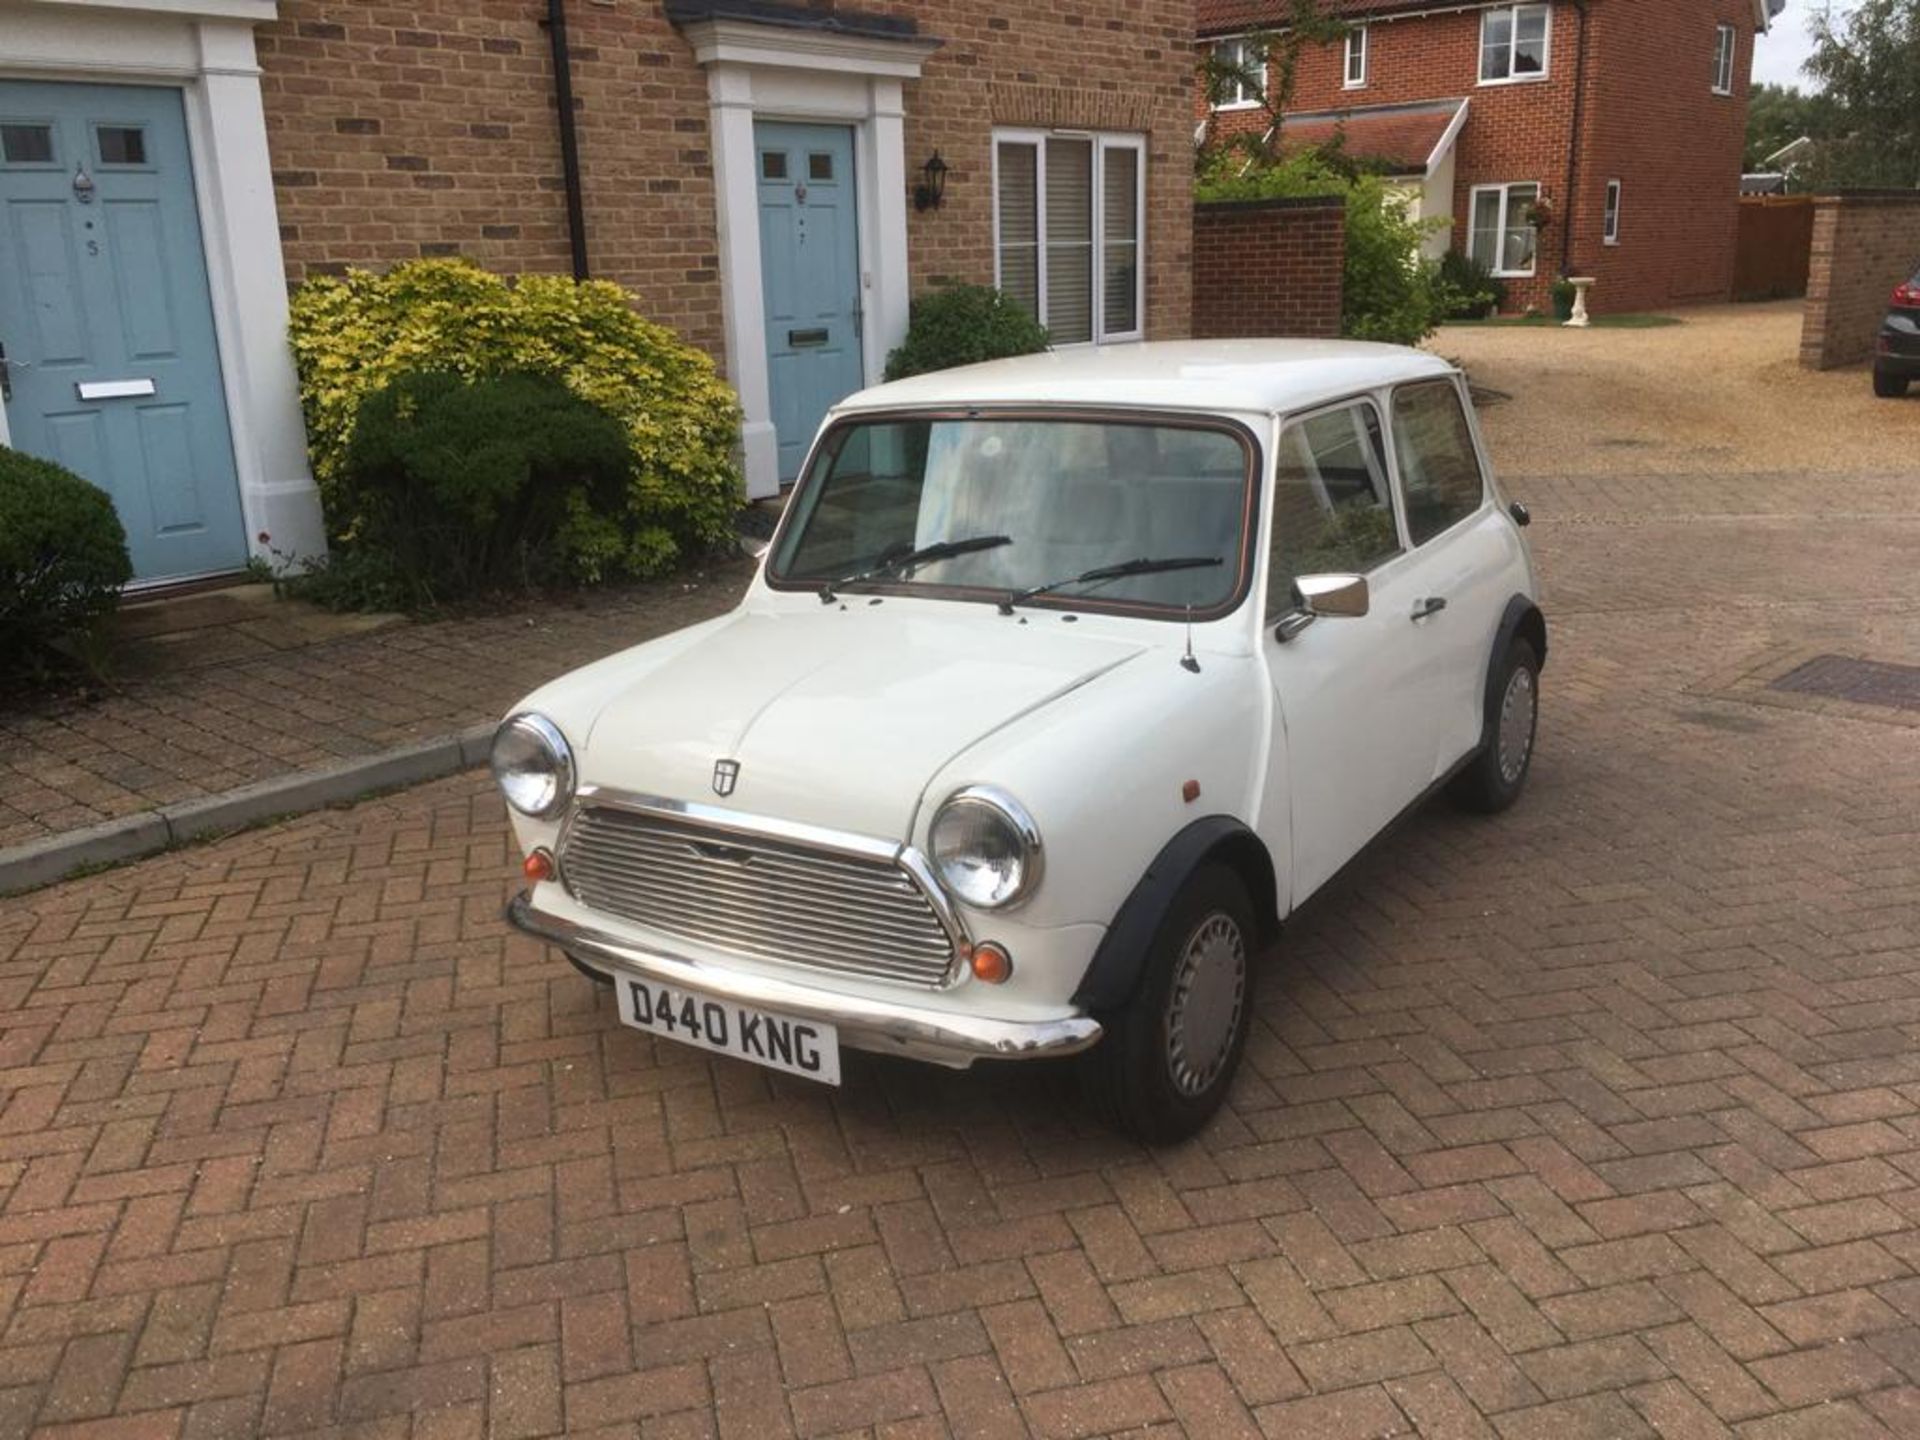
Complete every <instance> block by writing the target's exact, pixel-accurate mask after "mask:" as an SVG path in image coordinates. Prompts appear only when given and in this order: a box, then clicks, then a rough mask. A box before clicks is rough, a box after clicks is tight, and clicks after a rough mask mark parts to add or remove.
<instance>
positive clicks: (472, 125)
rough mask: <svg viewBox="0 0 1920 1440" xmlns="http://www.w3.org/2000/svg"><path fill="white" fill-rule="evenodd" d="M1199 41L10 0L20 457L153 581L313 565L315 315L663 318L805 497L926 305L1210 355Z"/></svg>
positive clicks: (801, 19) (10, 347)
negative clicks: (360, 308)
mask: <svg viewBox="0 0 1920 1440" xmlns="http://www.w3.org/2000/svg"><path fill="white" fill-rule="evenodd" d="M556 20H557V21H559V22H560V28H559V31H558V33H560V34H563V35H564V36H565V44H564V45H557V44H555V43H554V36H555V34H556V29H555V27H554V23H553V22H554V21H556ZM1192 38H1193V10H1192V3H1191V0H1077V3H1075V4H1073V5H1071V6H1060V7H1053V6H1034V5H1022V4H1016V3H1012V0H846V3H842V0H392V3H387V0H277V3H276V0H0V215H9V216H11V217H12V223H9V224H0V343H4V344H5V345H6V347H7V351H6V353H7V354H8V355H9V356H10V357H11V358H12V360H13V361H14V362H15V363H14V367H13V370H12V394H11V397H10V398H9V399H8V400H7V401H6V403H5V405H4V408H0V444H7V443H11V444H15V445H18V446H20V448H23V449H28V450H34V451H38V452H40V453H45V454H49V455H52V456H54V457H55V458H58V459H62V460H63V461H65V462H66V463H68V464H70V465H72V466H73V467H74V468H76V469H79V470H81V471H82V473H86V474H88V475H89V476H90V477H91V478H94V479H96V480H98V481H100V482H101V483H102V484H104V485H105V486H106V488H108V489H109V491H110V492H111V493H113V495H114V497H115V500H116V503H117V504H118V505H119V507H120V510H121V514H122V516H123V519H125V521H126V524H127V529H128V532H129V537H130V542H131V544H132V546H133V549H134V551H135V563H136V569H137V572H138V576H139V579H140V580H142V581H146V580H163V579H171V578H177V577H181V576H187V575H194V574H202V573H218V572H221V571H228V570H232V569H235V568H237V567H238V566H240V565H241V564H242V563H244V561H245V560H246V558H247V557H248V555H249V554H250V553H260V551H261V550H262V548H263V547H262V546H261V545H260V543H259V541H258V539H257V537H258V535H259V534H260V533H261V532H271V534H272V535H273V537H274V545H275V546H276V547H277V548H280V549H283V550H286V549H291V550H294V551H296V552H312V551H314V550H316V549H318V548H319V546H320V544H321V543H322V532H321V526H320V517H319V509H318V502H317V497H316V495H315V492H314V489H313V485H312V482H311V479H310V478H309V475H308V471H307V466H306V458H305V443H304V435H303V433H302V429H301V424H300V416H299V408H298V398H297V391H296V386H295V381H294V375H293V370H292V366H291V361H290V357H289V355H288V352H287V347H286V343H285V328H286V312H287V305H286V297H287V288H288V285H289V284H290V283H297V282H298V281H299V280H300V279H301V278H302V277H304V276H307V275H311V274H316V273H323V272H328V271H334V270H338V269H341V268H343V267H346V266H348V265H360V266H372V267H379V266H383V265H388V264H392V263H395V262H398V261H401V260H406V259H411V258H415V257H420V256H433V255H453V254H458V255H465V256H470V257H472V258H473V259H475V260H477V261H479V262H481V263H482V264H485V265H487V266H489V267H492V268H495V269H499V270H503V271H508V272H520V271H555V270H558V271H564V270H567V269H569V268H570V267H571V268H575V269H576V270H582V269H583V270H585V271H587V272H588V273H591V274H592V275H594V276H596V277H603V278H606V279H610V280H615V281H618V282H620V283H621V284H623V285H625V286H627V287H628V288H629V289H631V290H632V291H633V292H634V293H635V294H636V296H637V297H638V302H639V305H640V307H641V308H642V309H643V310H644V311H645V312H646V313H647V314H648V315H650V316H652V317H654V318H656V319H659V320H661V321H663V322H665V323H667V324H669V325H671V326H673V327H674V328H676V329H677V330H678V331H679V332H680V333H681V334H682V335H684V336H685V337H686V338H687V339H689V340H690V341H692V342H693V343H694V344H697V345H699V346H701V347H702V348H704V349H706V350H707V351H709V352H710V353H711V354H713V355H714V357H715V358H716V360H718V361H719V363H720V364H721V366H722V368H723V370H724V372H725V373H726V375H727V376H728V378H729V379H730V380H731V381H732V383H733V384H734V386H735V388H736V389H737V390H738V391H739V392H740V396H741V400H742V405H743V409H744V412H745V417H746V418H745V423H744V425H743V427H742V435H741V445H742V453H743V457H744V462H745V469H746V474H747V479H748V486H749V490H750V491H751V492H752V493H754V494H768V493H771V492H772V491H773V490H774V489H775V488H776V487H777V486H778V484H779V483H780V482H781V481H783V480H787V479H791V478H792V476H793V474H794V471H795V469H796V468H797V466H798V463H799V459H800V457H801V455H802V453H803V451H804V447H805V444H806V441H807V439H808V438H809V436H810V433H811V431H812V429H813V427H814V424H815V423H816V422H817V420H818V418H819V415H820V413H821V412H822V411H823V410H824V408H825V407H826V405H828V404H829V403H831V402H832V401H833V400H835V399H837V398H839V396H841V395H843V394H845V393H847V392H849V391H851V390H854V389H857V388H859V387H860V386H861V385H864V384H866V383H869V382H872V381H875V380H877V379H878V378H879V377H880V373H881V370H882V368H883V366H884V364H885V359H886V356H887V353H888V351H889V350H891V349H892V348H893V346H894V345H896V344H897V343H898V342H899V340H900V338H901V336H902V335H903V334H904V332H905V328H906V323H907V307H908V303H909V300H910V298H911V297H912V296H913V295H914V294H916V293H919V292H921V291H923V290H925V289H926V288H927V287H929V286H932V285H936V284H938V283H940V282H942V281H947V280H960V281H974V282H981V283H998V284H1000V285H1001V286H1002V287H1003V288H1005V289H1007V290H1009V291H1010V292H1012V293H1014V294H1015V295H1017V296H1019V297H1020V298H1022V299H1023V300H1024V301H1025V302H1026V303H1027V304H1029V305H1030V306H1032V307H1033V308H1034V309H1035V310H1036V311H1037V312H1039V313H1040V314H1041V317H1042V318H1043V319H1044V320H1045V321H1046V322H1047V323H1048V324H1049V325H1050V326H1051V328H1052V329H1053V332H1054V335H1055V337H1056V340H1057V342H1059V343H1063V344H1100V343H1109V342H1123V341H1128V340H1136V339H1140V338H1146V337H1155V338H1158V337H1170V336H1181V335H1184V334H1186V333H1187V331H1188V328H1189V322H1190V316H1191V277H1190V270H1191V247H1192V235H1191V218H1190V217H1191V213H1192V207H1191V188H1192V170H1191V144H1192V126H1193V120H1192V114H1191V85H1192V67H1193V61H1192ZM563 90H565V91H570V94H571V99H572V104H571V106H565V105H563V104H562V103H561V101H560V99H559V96H560V95H561V94H562V93H563ZM563 115H567V116H570V117H571V119H572V122H573V123H572V124H571V125H570V126H568V125H565V124H563V123H562V117H563ZM569 131H570V132H571V133H570V134H569V133H568V132H569ZM569 153H571V156H572V163H571V164H570V163H569ZM936 155H937V156H938V157H939V160H940V163H941V165H944V167H945V169H944V172H941V171H940V167H939V166H933V167H931V168H930V167H929V165H928V162H929V161H931V160H932V159H933V158H934V157H935V156H936ZM936 190H937V191H938V193H937V195H936V193H935V192H936Z"/></svg>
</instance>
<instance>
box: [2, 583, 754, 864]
mask: <svg viewBox="0 0 1920 1440" xmlns="http://www.w3.org/2000/svg"><path fill="white" fill-rule="evenodd" d="M749 573H750V569H749V567H748V566H747V565H746V564H745V563H744V562H739V563H734V564H729V565H725V566H722V567H720V568H719V569H717V570H715V571H713V572H711V573H706V574H700V575H696V576H690V577H687V578H684V579H676V580H672V581H668V582H665V583H661V584H655V585H638V586H631V587H623V588H619V589H611V590H602V591H596V592H594V593H592V594H591V595H590V596H589V597H587V598H586V600H585V602H584V603H583V604H581V605H572V604H559V605H543V606H538V607H533V608H530V609H527V610H522V611H517V612H514V613H511V614H503V615H492V616H481V617H477V618H472V619H464V620H443V621H436V622H432V623H428V624H418V625H400V626H395V627H392V628H389V629H384V630H379V631H376V632H374V633H372V634H362V635H351V636H347V637H345V638H342V639H338V640H331V641H327V642H325V643H322V644H317V645H304V646H299V647H297V648H291V649H286V650H281V651H268V652H266V653H262V654H250V655H236V656H233V657H232V658H222V659H221V661H220V663H218V664H209V665H201V666H192V667H189V666H186V665H181V666H178V667H175V668H171V669H168V670H166V671H164V672H163V673H160V674H155V675H147V676H140V677H137V678H128V679H126V680H124V681H123V682H122V683H121V684H120V685H119V687H118V688H117V690H116V691H115V692H114V693H112V694H110V695H108V696H107V697H106V698H105V699H102V700H99V701H97V702H93V703H87V704H73V703H64V702H62V703H39V704H9V705H0V849H4V848H6V847H7V846H10V845H21V844H25V843H27V842H29V841H34V840H39V839H42V838H44V837H46V836H49V835H55V834H61V833H65V832H68V831H74V830H81V829H84V828H86V827H87V826H89V825H95V824H98V823H99V822H101V821H103V820H113V819H117V818H119V817H120V816H123V815H130V814H133V813H135V812H136V811H142V810H154V809H158V808H160V807H161V806H165V805H170V804H173V803H174V802H176V801H182V800H194V799H198V798H201V797H204V796H208V795H217V794H220V793H221V792H223V791H227V790H232V789H236V788H238V787H240V786H243V785H247V784H250V783H252V782H254V781H259V780H269V779H273V778H276V777H279V776H282V775H288V774H291V773H293V772H295V771H299V770H306V769H311V768H314V767H318V766H324V765H328V764H332V763H335V762H338V761H340V760H344V759H350V758H353V757H358V756H368V755H376V754H379V753H381V752H383V751H386V750H389V749H391V748H393V747H395V746H399V745H405V744H408V743H410V742H414V741H419V740H426V739H437V738H438V737H440V736H443V735H448V734H452V733H454V732H457V731H460V730H464V729H466V728H468V727H470V726H473V725H477V724H481V723H484V722H487V721H491V720H495V719H497V718H499V715H500V713H501V711H502V710H504V709H505V708H506V707H507V706H508V705H511V704H512V703H513V702H514V701H515V700H516V699H518V698H519V697H520V696H522V695H524V694H526V692H527V691H529V690H531V689H533V688H534V686H536V685H538V684H540V683H541V682H542V681H545V680H548V679H551V678H552V677H553V676H555V675H559V674H562V673H563V672H565V671H567V670H570V669H572V668H573V667H575V666H577V665H580V664H582V663H584V662H585V661H588V660H592V659H596V658H598V657H599V656H601V655H606V654H608V653H610V652H612V651H614V650H618V649H620V648H621V647H622V646H625V645H634V644H638V643H639V642H640V641H642V640H646V639H649V638H651V637H652V636H655V635H659V634H662V633H664V632H666V631H668V630H674V629H678V628H679V627H680V626H682V625H690V624H692V623H693V622H694V621H696V620H703V619H705V618H706V617H707V616H709V615H714V614H717V613H719V612H720V611H722V610H724V609H726V608H727V607H728V606H730V605H731V604H733V602H734V599H735V597H736V596H737V595H738V593H739V591H740V588H741V587H742V586H743V585H744V584H745V583H746V577H747V575H748V574H749Z"/></svg>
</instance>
